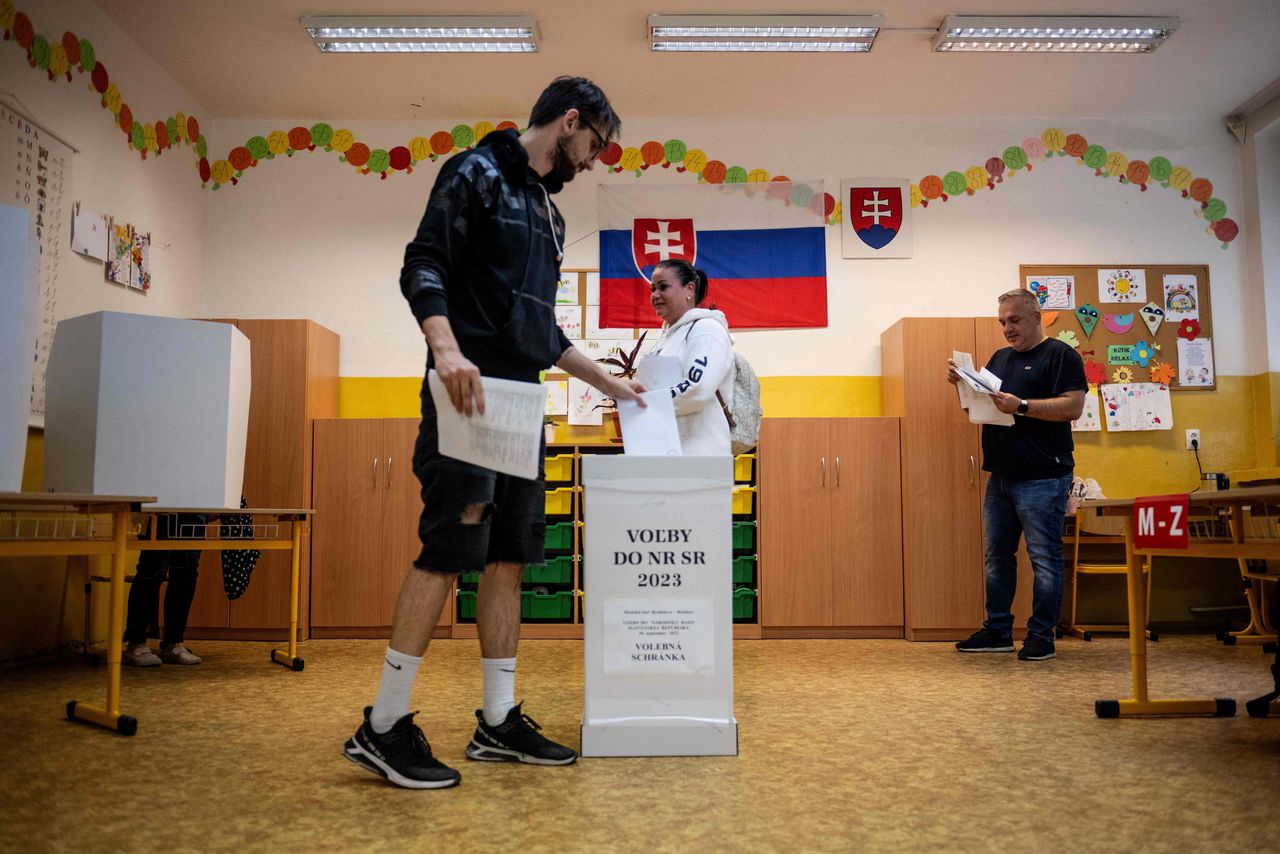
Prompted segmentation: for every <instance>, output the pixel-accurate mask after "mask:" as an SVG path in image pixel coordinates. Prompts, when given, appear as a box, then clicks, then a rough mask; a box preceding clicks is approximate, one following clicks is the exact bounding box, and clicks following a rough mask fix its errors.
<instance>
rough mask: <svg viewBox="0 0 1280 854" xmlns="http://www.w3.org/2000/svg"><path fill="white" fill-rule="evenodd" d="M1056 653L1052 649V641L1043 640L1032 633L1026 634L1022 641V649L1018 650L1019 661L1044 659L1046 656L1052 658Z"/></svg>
mask: <svg viewBox="0 0 1280 854" xmlns="http://www.w3.org/2000/svg"><path fill="white" fill-rule="evenodd" d="M1057 654H1058V651H1057V650H1056V649H1054V646H1053V641H1051V640H1043V639H1041V638H1038V637H1035V636H1034V635H1027V639H1026V640H1024V641H1023V642H1022V649H1020V650H1018V660H1019V661H1044V660H1045V659H1047V658H1053V657H1054V656H1056V655H1057Z"/></svg>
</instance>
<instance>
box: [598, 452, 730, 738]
mask: <svg viewBox="0 0 1280 854" xmlns="http://www.w3.org/2000/svg"><path fill="white" fill-rule="evenodd" d="M582 465H583V468H582V480H583V494H584V500H585V505H584V507H585V518H586V520H587V525H586V528H585V530H586V532H587V533H586V544H585V549H584V555H583V567H584V569H583V572H584V582H585V583H584V594H585V620H586V625H585V640H586V643H585V655H586V663H585V680H584V682H585V691H586V697H585V702H584V704H583V716H582V718H583V719H582V750H581V752H582V755H583V756H724V755H734V754H736V753H737V752H738V724H737V721H736V720H735V719H734V717H733V603H732V598H731V592H732V591H731V586H732V585H731V557H732V541H731V521H732V508H731V504H730V502H731V499H732V489H733V458H732V457H729V456H724V457H679V456H674V457H649V456H606V455H592V456H587V457H584V458H583V460H582Z"/></svg>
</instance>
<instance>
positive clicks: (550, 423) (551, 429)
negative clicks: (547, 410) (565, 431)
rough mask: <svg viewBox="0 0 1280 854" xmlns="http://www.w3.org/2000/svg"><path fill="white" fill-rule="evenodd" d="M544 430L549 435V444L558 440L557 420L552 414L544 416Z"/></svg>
mask: <svg viewBox="0 0 1280 854" xmlns="http://www.w3.org/2000/svg"><path fill="white" fill-rule="evenodd" d="M542 430H543V432H544V433H546V435H547V444H548V445H550V444H551V443H552V442H554V441H555V440H556V420H555V419H554V418H552V417H551V416H550V415H544V416H542Z"/></svg>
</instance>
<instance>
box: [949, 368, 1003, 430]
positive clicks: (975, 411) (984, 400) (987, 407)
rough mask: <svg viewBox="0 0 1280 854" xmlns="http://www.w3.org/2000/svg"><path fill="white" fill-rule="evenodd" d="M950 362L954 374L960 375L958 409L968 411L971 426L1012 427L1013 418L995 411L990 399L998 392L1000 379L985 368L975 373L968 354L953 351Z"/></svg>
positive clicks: (994, 404) (957, 385)
mask: <svg viewBox="0 0 1280 854" xmlns="http://www.w3.org/2000/svg"><path fill="white" fill-rule="evenodd" d="M951 361H953V362H955V365H956V373H958V374H959V375H960V382H958V383H956V393H957V394H959V395H960V408H961V409H967V410H968V411H969V421H970V422H971V423H973V424H997V425H1000V426H1004V427H1012V426H1013V416H1012V415H1011V414H1009V413H1007V412H1001V411H1000V410H999V409H996V403H995V401H994V400H992V399H991V395H993V394H995V393H996V392H998V391H1000V385H1001V380H1000V378H999V377H998V376H996V375H995V374H993V373H991V372H990V371H988V370H987V369H986V368H983V369H982V370H981V371H975V370H974V368H973V355H972V354H970V353H961V352H960V351H959V350H955V351H953V352H952V353H951Z"/></svg>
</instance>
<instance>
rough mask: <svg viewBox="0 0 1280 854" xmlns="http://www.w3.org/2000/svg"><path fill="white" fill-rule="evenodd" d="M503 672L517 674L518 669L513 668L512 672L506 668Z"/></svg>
mask: <svg viewBox="0 0 1280 854" xmlns="http://www.w3.org/2000/svg"><path fill="white" fill-rule="evenodd" d="M502 672H503V673H515V672H516V669H515V668H514V667H513V668H511V669H510V670H508V669H507V668H505V667H504V668H502Z"/></svg>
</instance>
